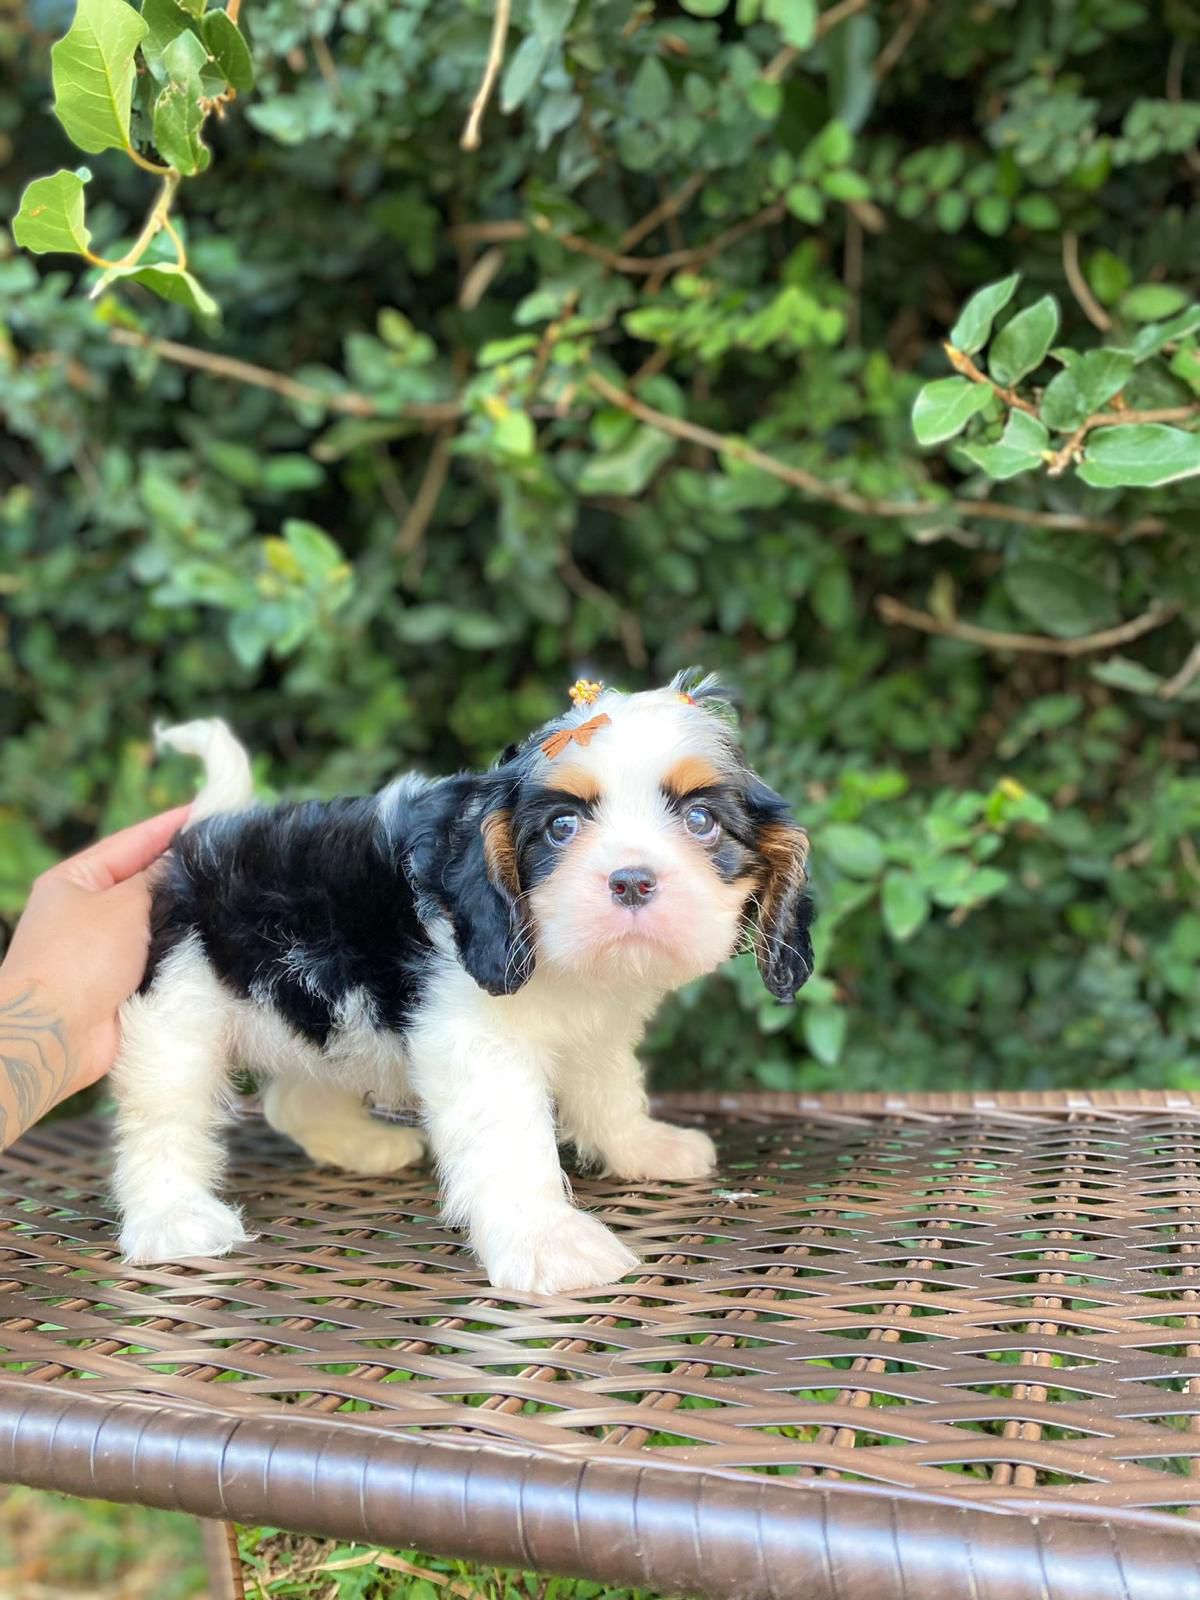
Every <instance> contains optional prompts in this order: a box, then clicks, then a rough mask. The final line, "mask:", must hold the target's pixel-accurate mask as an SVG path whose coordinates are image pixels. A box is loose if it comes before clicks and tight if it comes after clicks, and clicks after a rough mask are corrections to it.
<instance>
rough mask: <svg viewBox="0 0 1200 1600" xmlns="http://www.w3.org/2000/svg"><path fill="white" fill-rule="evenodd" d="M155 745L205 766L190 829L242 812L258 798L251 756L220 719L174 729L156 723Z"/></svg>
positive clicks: (188, 724)
mask: <svg viewBox="0 0 1200 1600" xmlns="http://www.w3.org/2000/svg"><path fill="white" fill-rule="evenodd" d="M154 742H155V744H156V745H157V746H158V748H159V749H160V750H161V749H163V748H164V746H165V747H167V748H168V749H171V750H178V751H180V752H181V753H182V754H183V755H185V756H197V757H198V758H199V759H200V760H201V761H202V762H203V763H204V784H203V787H202V788H201V790H200V793H199V794H198V795H197V796H196V798H195V800H193V801H192V812H191V815H190V816H189V818H188V820H187V823H186V824H185V826H186V827H189V828H190V827H191V826H192V825H193V824H194V823H197V822H200V821H202V820H203V818H205V817H211V816H213V815H215V814H216V813H217V812H219V811H241V810H243V809H244V808H245V807H246V806H248V805H249V804H250V803H251V801H252V800H253V799H254V780H253V778H252V777H251V775H250V757H249V756H248V755H247V754H246V750H245V747H244V746H243V745H240V744H239V743H238V741H237V740H236V739H235V738H234V736H233V734H232V733H231V732H230V730H229V726H228V724H227V723H225V722H222V721H221V719H220V717H206V718H203V719H202V720H201V721H199V722H181V723H179V724H178V725H177V726H176V727H174V728H164V727H162V726H161V725H160V724H158V723H156V724H155V727H154Z"/></svg>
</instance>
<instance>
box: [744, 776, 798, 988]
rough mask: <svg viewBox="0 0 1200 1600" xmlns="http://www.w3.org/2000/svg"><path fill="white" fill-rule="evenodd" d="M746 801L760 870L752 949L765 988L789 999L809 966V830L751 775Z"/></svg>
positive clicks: (775, 795)
mask: <svg viewBox="0 0 1200 1600" xmlns="http://www.w3.org/2000/svg"><path fill="white" fill-rule="evenodd" d="M746 801H747V810H748V812H749V814H750V818H751V821H752V823H753V824H754V834H755V848H756V849H757V851H758V857H759V862H760V868H761V874H762V875H761V879H760V886H759V888H758V891H757V896H756V898H757V901H758V914H757V921H756V923H755V925H754V930H753V932H754V953H755V955H756V956H757V957H758V970H759V972H760V973H761V974H762V980H763V982H764V983H765V984H766V986H767V988H768V989H769V990H770V991H771V993H772V994H773V995H774V996H775V998H776V999H777V1000H783V1001H789V1000H792V999H794V998H795V995H796V990H797V989H799V988H801V987H802V986H803V985H804V984H805V983H807V981H808V979H809V978H810V977H811V976H812V968H813V948H812V937H811V933H810V930H811V928H812V920H813V903H812V896H811V895H810V894H809V890H808V834H807V833H805V831H804V829H803V828H801V827H800V826H799V825H798V824H797V823H796V822H795V821H794V820H793V818H792V815H791V813H790V812H789V810H788V807H787V803H786V801H784V800H783V799H781V798H780V796H779V795H777V794H776V793H775V791H774V790H773V789H768V787H767V785H766V784H765V783H763V782H762V780H761V779H760V778H756V777H754V776H753V775H751V777H750V781H749V785H748V789H747V795H746Z"/></svg>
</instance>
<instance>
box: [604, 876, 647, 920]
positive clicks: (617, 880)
mask: <svg viewBox="0 0 1200 1600" xmlns="http://www.w3.org/2000/svg"><path fill="white" fill-rule="evenodd" d="M608 888H609V892H610V893H611V895H612V897H613V899H614V900H615V901H616V903H617V905H619V906H629V907H630V908H631V909H633V910H635V911H636V910H637V909H638V908H639V907H641V906H644V905H645V904H646V902H647V901H648V900H649V899H650V897H651V896H652V895H653V894H654V892H655V890H656V889H657V888H658V874H657V873H656V872H655V871H654V870H653V868H651V867H618V868H617V870H616V871H615V872H610V873H609V875H608Z"/></svg>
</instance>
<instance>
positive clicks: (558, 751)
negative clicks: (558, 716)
mask: <svg viewBox="0 0 1200 1600" xmlns="http://www.w3.org/2000/svg"><path fill="white" fill-rule="evenodd" d="M611 722H612V718H611V717H610V716H609V714H608V712H607V711H602V712H601V713H600V715H599V716H598V717H591V718H590V719H589V720H588V721H587V722H581V723H580V724H579V726H578V727H576V728H560V729H559V730H558V732H557V733H552V734H551V735H550V736H549V738H546V739H543V740H542V743H541V751H542V754H543V755H544V756H545V757H546V759H547V760H548V761H553V760H554V759H555V757H556V756H560V755H562V753H563V751H564V750H565V749H566V748H567V746H568V745H569V744H572V743H574V744H577V745H579V746H580V748H581V749H583V750H586V749H587V747H588V745H590V744H591V742H592V737H593V735H594V734H596V733H597V732H599V730H600V729H601V728H607V727H608V726H609V724H610V723H611Z"/></svg>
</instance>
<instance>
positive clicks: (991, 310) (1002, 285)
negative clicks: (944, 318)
mask: <svg viewBox="0 0 1200 1600" xmlns="http://www.w3.org/2000/svg"><path fill="white" fill-rule="evenodd" d="M1020 281H1021V274H1020V273H1019V272H1014V273H1013V274H1012V276H1011V277H1009V278H1001V279H1000V280H999V281H998V282H997V283H988V284H985V285H984V287H983V288H982V289H980V290H979V291H978V293H977V294H973V295H972V296H971V298H970V299H969V300H968V301H967V303H966V305H965V306H964V307H963V308H962V311H961V312H960V314H959V318H958V321H957V322H956V323H955V324H954V326H953V327H952V328H951V329H950V343H951V344H952V345H953V346H954V348H955V349H956V350H961V351H962V353H963V355H965V356H973V355H974V354H975V352H976V351H977V350H982V349H983V347H984V345H985V344H986V343H987V342H988V336H989V335H990V333H991V331H992V323H993V322H994V321H995V320H996V316H997V314H998V313H999V312H1001V311H1003V310H1004V308H1005V306H1006V305H1007V304H1008V302H1009V301H1010V300H1011V299H1012V297H1013V295H1014V294H1016V292H1017V285H1018V283H1020Z"/></svg>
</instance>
